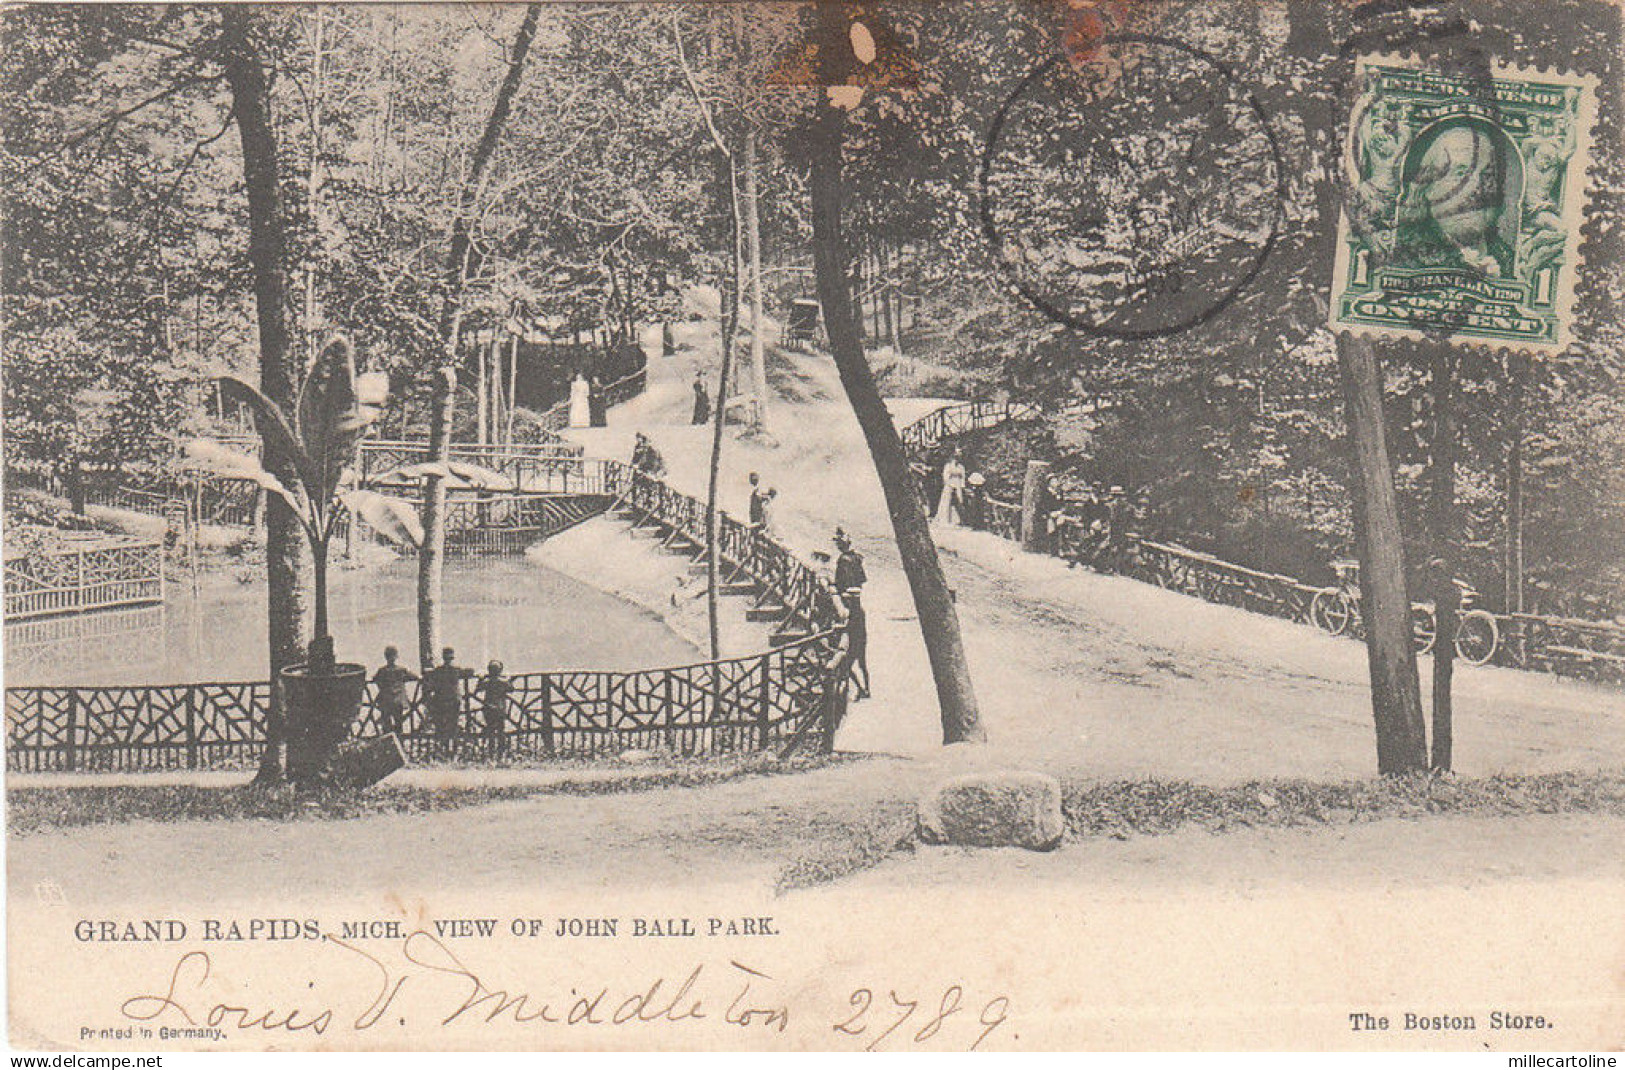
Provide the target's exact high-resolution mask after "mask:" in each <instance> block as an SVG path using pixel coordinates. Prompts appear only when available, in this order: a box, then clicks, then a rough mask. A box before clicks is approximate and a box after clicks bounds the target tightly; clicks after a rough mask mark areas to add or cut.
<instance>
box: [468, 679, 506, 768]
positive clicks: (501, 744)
mask: <svg viewBox="0 0 1625 1070" xmlns="http://www.w3.org/2000/svg"><path fill="white" fill-rule="evenodd" d="M512 690H513V683H512V682H511V681H509V679H508V678H507V677H505V676H503V675H502V662H500V661H493V662H491V664H489V665H487V666H486V668H485V675H484V676H482V677H480V682H479V684H478V685H476V687H475V691H476V692H477V693H478V694H479V696H480V713H481V715H482V718H483V720H484V722H485V723H484V724H483V725H482V727H483V728H484V729H485V738H486V739H487V740H488V741H489V743H490V752H491V753H492V754H506V753H507V750H508V736H507V733H506V732H504V731H503V729H504V728H506V727H507V721H508V695H509V693H510V692H511V691H512Z"/></svg>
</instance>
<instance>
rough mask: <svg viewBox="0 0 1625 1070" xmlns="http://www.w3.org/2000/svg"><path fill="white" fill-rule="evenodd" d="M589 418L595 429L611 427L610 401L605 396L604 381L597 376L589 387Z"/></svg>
mask: <svg viewBox="0 0 1625 1070" xmlns="http://www.w3.org/2000/svg"><path fill="white" fill-rule="evenodd" d="M587 417H588V420H587V422H588V423H590V424H591V425H592V426H593V427H608V426H609V401H608V398H607V397H606V396H605V394H604V381H603V380H602V379H600V378H598V376H596V375H595V376H593V377H592V384H591V385H590V386H588V387H587Z"/></svg>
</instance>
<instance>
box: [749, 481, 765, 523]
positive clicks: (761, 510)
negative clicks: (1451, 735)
mask: <svg viewBox="0 0 1625 1070" xmlns="http://www.w3.org/2000/svg"><path fill="white" fill-rule="evenodd" d="M749 515H750V526H751V528H752V529H754V530H756V531H760V530H761V529H762V524H763V522H764V521H765V520H766V519H767V488H766V487H763V486H762V477H761V475H759V474H758V473H756V472H752V473H751V474H750V514H749Z"/></svg>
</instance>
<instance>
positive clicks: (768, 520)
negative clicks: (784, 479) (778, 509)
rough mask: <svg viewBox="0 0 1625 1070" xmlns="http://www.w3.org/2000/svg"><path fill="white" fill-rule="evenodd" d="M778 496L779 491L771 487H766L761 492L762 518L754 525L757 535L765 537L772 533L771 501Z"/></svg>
mask: <svg viewBox="0 0 1625 1070" xmlns="http://www.w3.org/2000/svg"><path fill="white" fill-rule="evenodd" d="M778 496H779V492H778V491H777V490H776V489H774V488H773V487H768V488H767V489H766V490H764V491H763V492H762V506H761V517H762V519H761V520H760V521H759V522H758V523H757V525H756V533H757V534H758V535H761V536H763V537H767V536H770V535H772V534H773V501H774V499H775V498H777V497H778Z"/></svg>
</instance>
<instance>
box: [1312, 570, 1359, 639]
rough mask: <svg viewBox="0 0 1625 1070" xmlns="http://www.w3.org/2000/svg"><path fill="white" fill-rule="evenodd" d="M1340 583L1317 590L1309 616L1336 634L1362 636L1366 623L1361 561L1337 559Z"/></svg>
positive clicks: (1316, 623)
mask: <svg viewBox="0 0 1625 1070" xmlns="http://www.w3.org/2000/svg"><path fill="white" fill-rule="evenodd" d="M1331 565H1332V571H1333V572H1335V573H1336V574H1337V586H1336V587H1327V588H1325V589H1324V590H1321V591H1317V592H1316V593H1315V597H1314V601H1312V602H1310V603H1309V619H1310V621H1312V622H1313V623H1314V625H1315V626H1316V627H1318V628H1322V629H1324V630H1325V631H1328V632H1330V633H1332V634H1333V635H1359V634H1360V631H1361V628H1362V627H1363V626H1364V620H1363V619H1362V617H1361V615H1360V563H1359V562H1358V561H1333V562H1332V563H1331Z"/></svg>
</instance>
